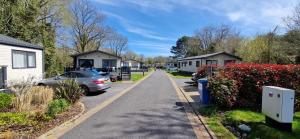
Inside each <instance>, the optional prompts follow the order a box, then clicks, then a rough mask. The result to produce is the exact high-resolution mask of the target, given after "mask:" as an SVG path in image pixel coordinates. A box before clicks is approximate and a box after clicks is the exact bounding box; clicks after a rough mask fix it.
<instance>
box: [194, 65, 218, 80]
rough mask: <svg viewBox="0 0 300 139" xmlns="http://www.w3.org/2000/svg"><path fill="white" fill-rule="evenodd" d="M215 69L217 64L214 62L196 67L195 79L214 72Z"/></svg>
mask: <svg viewBox="0 0 300 139" xmlns="http://www.w3.org/2000/svg"><path fill="white" fill-rule="evenodd" d="M217 69H218V65H216V64H213V65H204V66H201V67H200V68H198V70H197V72H196V78H197V79H200V78H205V77H207V76H208V75H209V74H211V72H214V71H216V70H217Z"/></svg>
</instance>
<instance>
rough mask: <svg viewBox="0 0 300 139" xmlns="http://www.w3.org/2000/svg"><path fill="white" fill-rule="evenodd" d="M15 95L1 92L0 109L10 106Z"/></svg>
mask: <svg viewBox="0 0 300 139" xmlns="http://www.w3.org/2000/svg"><path fill="white" fill-rule="evenodd" d="M12 99H13V95H11V94H6V93H0V110H1V109H5V108H8V107H9V106H10V105H11V103H12Z"/></svg>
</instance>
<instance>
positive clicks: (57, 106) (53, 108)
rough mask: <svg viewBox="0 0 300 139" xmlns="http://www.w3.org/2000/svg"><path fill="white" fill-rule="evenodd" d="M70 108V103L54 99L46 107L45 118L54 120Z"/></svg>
mask: <svg viewBox="0 0 300 139" xmlns="http://www.w3.org/2000/svg"><path fill="white" fill-rule="evenodd" d="M69 106H70V103H69V102H68V101H67V100H65V99H55V100H53V101H52V102H51V103H50V104H49V107H48V111H47V113H46V115H47V116H50V117H52V118H54V117H55V116H56V115H57V114H59V113H61V112H63V111H65V110H66V109H67V108H68V107H69Z"/></svg>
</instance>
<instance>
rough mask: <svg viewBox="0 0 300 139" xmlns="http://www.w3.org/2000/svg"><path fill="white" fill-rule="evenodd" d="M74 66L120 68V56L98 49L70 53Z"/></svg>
mask: <svg viewBox="0 0 300 139" xmlns="http://www.w3.org/2000/svg"><path fill="white" fill-rule="evenodd" d="M72 57H73V58H74V67H75V68H97V69H102V68H120V67H121V60H122V59H121V57H119V56H116V55H113V54H110V53H107V52H104V51H100V50H95V51H89V52H84V53H78V54H74V55H72Z"/></svg>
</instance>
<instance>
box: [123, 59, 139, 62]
mask: <svg viewBox="0 0 300 139" xmlns="http://www.w3.org/2000/svg"><path fill="white" fill-rule="evenodd" d="M124 61H136V62H142V61H139V60H135V59H124V60H123V62H124Z"/></svg>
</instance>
